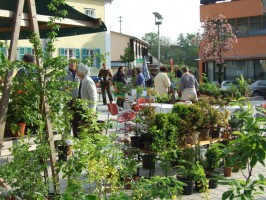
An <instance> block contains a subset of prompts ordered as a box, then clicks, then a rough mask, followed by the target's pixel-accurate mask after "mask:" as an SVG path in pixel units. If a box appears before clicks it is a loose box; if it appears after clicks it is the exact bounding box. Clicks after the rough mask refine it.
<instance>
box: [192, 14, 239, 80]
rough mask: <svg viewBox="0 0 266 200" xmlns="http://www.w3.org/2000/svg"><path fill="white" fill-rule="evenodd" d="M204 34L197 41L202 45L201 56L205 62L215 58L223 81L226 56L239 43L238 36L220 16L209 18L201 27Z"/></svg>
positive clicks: (219, 76) (199, 35) (219, 77)
mask: <svg viewBox="0 0 266 200" xmlns="http://www.w3.org/2000/svg"><path fill="white" fill-rule="evenodd" d="M201 27H202V29H203V33H202V34H198V38H197V41H198V42H199V45H200V52H199V56H200V57H201V58H203V59H204V60H205V59H206V58H208V57H213V58H214V60H215V63H216V66H217V67H218V81H219V82H221V81H222V71H223V67H224V66H225V60H224V55H225V54H226V53H229V52H231V51H233V44H234V43H236V42H237V38H236V35H235V34H234V33H233V31H232V27H231V25H230V24H229V23H228V21H227V20H226V19H225V17H224V16H223V15H222V14H220V15H218V16H216V17H211V18H207V19H206V20H204V22H203V23H202V25H201Z"/></svg>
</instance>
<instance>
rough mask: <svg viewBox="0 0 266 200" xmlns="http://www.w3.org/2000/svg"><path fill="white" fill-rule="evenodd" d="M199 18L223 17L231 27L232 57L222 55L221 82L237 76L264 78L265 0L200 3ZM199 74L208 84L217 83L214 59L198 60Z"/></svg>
mask: <svg viewBox="0 0 266 200" xmlns="http://www.w3.org/2000/svg"><path fill="white" fill-rule="evenodd" d="M201 4H202V5H201V6H200V19H201V21H203V20H204V19H205V18H206V17H207V16H209V17H212V16H217V15H219V14H223V15H224V16H225V18H226V19H227V20H228V22H229V23H230V24H231V26H232V28H233V31H234V33H235V34H236V36H237V40H238V42H237V43H236V44H235V45H234V52H235V53H234V54H233V53H232V54H228V55H227V56H225V57H224V58H225V60H226V67H225V68H224V72H223V79H224V80H233V79H234V78H235V77H237V76H239V75H244V77H245V78H248V79H251V80H258V79H265V78H266V15H265V13H266V1H265V0H231V1H221V0H201ZM199 73H200V74H201V73H205V74H207V76H208V77H209V79H210V81H217V80H218V67H217V66H215V63H214V60H212V59H211V58H210V59H207V60H205V61H202V60H200V61H199Z"/></svg>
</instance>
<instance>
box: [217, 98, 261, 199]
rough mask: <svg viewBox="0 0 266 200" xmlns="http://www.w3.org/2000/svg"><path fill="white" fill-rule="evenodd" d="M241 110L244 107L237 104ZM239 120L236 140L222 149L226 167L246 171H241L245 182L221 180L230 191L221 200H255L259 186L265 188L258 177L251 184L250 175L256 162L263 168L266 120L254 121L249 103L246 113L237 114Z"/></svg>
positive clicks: (257, 119) (235, 133)
mask: <svg viewBox="0 0 266 200" xmlns="http://www.w3.org/2000/svg"><path fill="white" fill-rule="evenodd" d="M238 105H240V107H242V106H243V104H241V103H239V102H238ZM237 116H238V117H240V118H241V119H242V120H243V125H242V127H241V129H240V130H239V131H235V132H234V133H233V134H234V135H235V139H234V140H232V141H230V142H229V144H228V145H227V146H226V148H224V150H223V152H224V155H223V156H224V157H226V158H227V159H226V163H225V164H226V165H227V166H239V167H240V170H241V171H242V169H245V168H246V165H248V167H247V172H246V173H244V171H242V173H243V175H244V177H245V180H230V179H229V180H227V179H226V180H223V182H222V184H225V185H229V186H230V187H231V188H230V190H228V191H226V192H225V193H224V194H223V199H228V198H229V199H233V198H234V197H241V198H242V199H255V195H256V194H257V189H258V190H259V191H260V192H262V191H263V189H262V187H261V186H265V183H266V182H265V178H264V177H263V176H262V175H260V176H259V179H258V180H254V179H252V180H251V177H252V172H253V169H254V167H255V166H256V164H257V163H258V162H259V163H261V164H262V165H263V166H265V158H266V150H265V149H266V139H265V135H264V132H265V124H266V119H265V117H256V118H255V117H254V115H253V112H252V106H251V104H250V103H249V104H248V105H247V108H245V110H242V111H241V110H239V111H238V114H237Z"/></svg>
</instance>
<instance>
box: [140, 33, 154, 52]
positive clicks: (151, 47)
mask: <svg viewBox="0 0 266 200" xmlns="http://www.w3.org/2000/svg"><path fill="white" fill-rule="evenodd" d="M142 40H144V41H146V42H147V43H148V44H149V53H150V54H151V55H153V56H156V57H157V55H158V35H157V33H153V32H150V33H145V35H144V37H142Z"/></svg>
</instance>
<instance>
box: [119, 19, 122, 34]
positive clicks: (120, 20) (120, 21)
mask: <svg viewBox="0 0 266 200" xmlns="http://www.w3.org/2000/svg"><path fill="white" fill-rule="evenodd" d="M118 18H119V21H118V22H119V23H120V33H121V23H122V16H119V17H118Z"/></svg>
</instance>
